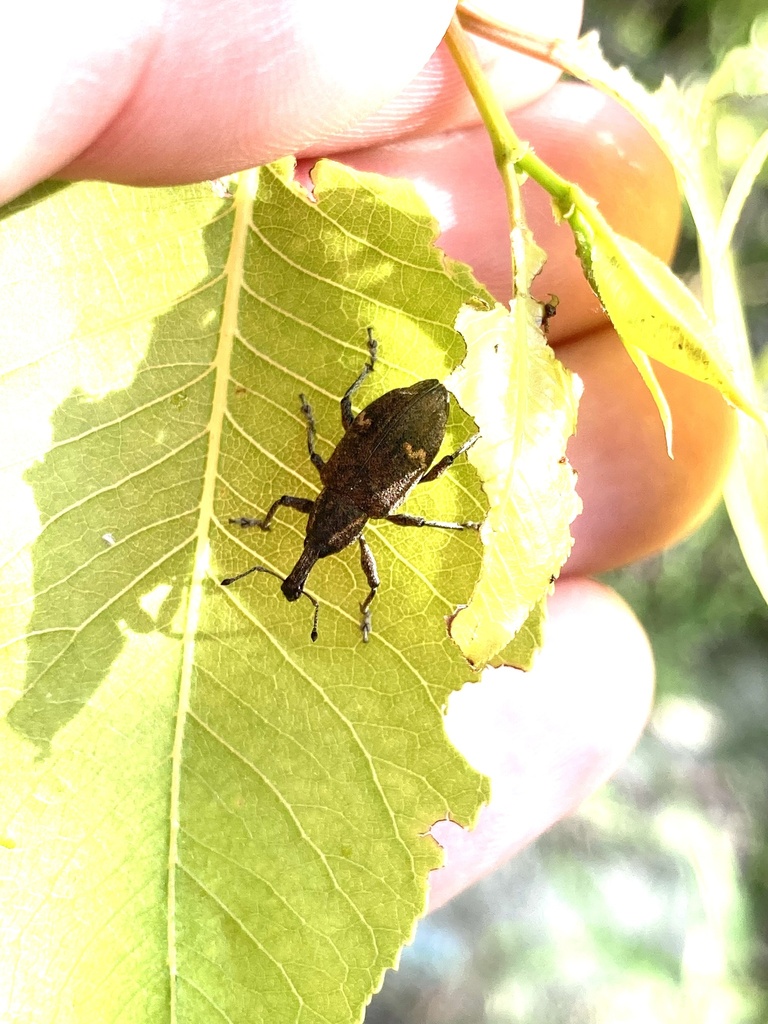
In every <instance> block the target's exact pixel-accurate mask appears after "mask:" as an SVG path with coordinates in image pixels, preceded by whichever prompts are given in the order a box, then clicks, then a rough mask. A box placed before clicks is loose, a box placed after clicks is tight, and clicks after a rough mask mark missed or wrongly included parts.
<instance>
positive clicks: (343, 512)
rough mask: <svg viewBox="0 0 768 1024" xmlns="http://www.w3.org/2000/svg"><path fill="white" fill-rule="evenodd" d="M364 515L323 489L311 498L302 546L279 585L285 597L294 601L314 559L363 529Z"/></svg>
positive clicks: (337, 548) (341, 546)
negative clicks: (302, 548) (294, 561)
mask: <svg viewBox="0 0 768 1024" xmlns="http://www.w3.org/2000/svg"><path fill="white" fill-rule="evenodd" d="M367 522H368V517H367V516H366V515H365V514H364V513H363V512H361V511H360V509H359V508H357V507H356V506H355V505H352V504H350V503H349V502H347V501H345V500H344V497H343V495H341V496H339V495H336V494H334V493H332V492H330V493H329V492H328V490H327V489H325V490H323V491H321V493H320V494H319V495H318V496H317V498H316V499H315V504H314V508H313V509H312V511H311V512H310V514H309V519H308V521H307V533H306V537H305V539H304V550H303V551H302V552H301V554H300V555H299V560H298V561H297V562H296V565H294V567H293V569H291V571H290V573H289V574H288V576H286V578H285V581H284V583H283V585H282V587H281V588H280V589H281V590H282V592H283V594H284V595H285V596H286V597H287V598H288V600H289V601H297V600H298V599H299V598H300V597H301V594H302V592H303V590H304V584H305V583H306V582H307V577H308V576H309V574H310V572H311V571H312V567H313V566H314V564H315V562H317V560H318V559H320V558H326V557H327V556H328V555H336V554H338V553H339V551H343V550H344V548H346V547H348V546H349V545H350V544H351V543H352V541H354V540H357V538H358V537H359V536H360V534H361V533H362V532H363V528H364V527H365V524H366V523H367Z"/></svg>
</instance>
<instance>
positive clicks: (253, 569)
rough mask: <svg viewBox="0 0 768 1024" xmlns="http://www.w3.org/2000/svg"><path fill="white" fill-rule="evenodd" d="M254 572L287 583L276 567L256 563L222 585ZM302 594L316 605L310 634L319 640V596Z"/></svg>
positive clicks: (304, 591)
mask: <svg viewBox="0 0 768 1024" xmlns="http://www.w3.org/2000/svg"><path fill="white" fill-rule="evenodd" d="M252 572H266V573H269V575H270V576H274V577H275V579H277V580H282V582H283V583H285V576H281V575H280V573H279V572H275V571H274V569H268V568H267V567H266V565H254V566H251V568H250V569H246V570H245V572H239V573H238V574H237V576H227V578H226V579H225V580H222V581H221V585H222V587H228V586H229V585H230V583H237V581H238V580H241V579H243V577H244V576H250V575H251V573H252ZM301 594H302V596H303V597H306V599H307V600H308V601H311V602H312V604H313V605H314V606H315V615H314V618H313V620H312V632H311V633H310V634H309V636H310V639H311V640H312V643H314V642H315V640H317V616H318V615H319V614H320V605H319V604H318V603H317V598H314V597H312V595H311V594H308V593H307V592H306V590H302V591H301Z"/></svg>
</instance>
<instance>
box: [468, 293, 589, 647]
mask: <svg viewBox="0 0 768 1024" xmlns="http://www.w3.org/2000/svg"><path fill="white" fill-rule="evenodd" d="M456 326H457V328H458V330H460V331H461V333H462V335H463V336H464V338H465V340H466V342H467V358H466V360H465V362H464V364H463V365H462V366H461V367H460V368H459V369H458V370H457V371H456V372H455V373H454V374H453V376H452V377H451V378H450V380H449V381H448V386H449V387H450V388H451V390H452V391H453V392H454V394H456V395H457V397H458V398H459V401H460V402H461V404H462V405H463V406H464V408H466V409H467V410H468V411H469V412H471V413H472V415H473V417H474V419H475V421H476V422H477V425H478V427H479V428H480V432H481V437H480V440H479V441H478V442H477V444H476V445H475V446H474V447H473V448H472V449H471V451H470V458H471V461H472V463H473V464H474V465H476V466H477V468H478V472H479V473H480V475H481V477H482V479H483V486H484V489H485V492H486V494H487V496H488V501H489V504H490V511H489V514H488V518H487V519H486V521H485V523H484V524H483V527H482V530H481V536H482V538H483V544H484V547H483V565H482V571H481V574H480V578H479V580H478V582H477V584H476V586H475V589H474V592H473V594H472V598H471V600H470V602H469V605H468V606H467V607H466V608H464V609H462V610H461V611H460V612H459V613H458V615H457V616H456V618H455V619H454V621H453V623H452V625H451V635H452V636H453V638H454V640H456V642H457V643H458V644H459V646H460V647H461V649H462V651H463V652H464V655H465V656H466V657H467V659H468V660H469V661H470V663H471V664H473V665H475V666H480V665H485V664H487V663H488V662H489V661H490V660H491V659H492V658H494V656H495V655H497V654H498V653H499V652H500V651H502V650H503V649H504V648H505V647H507V645H508V644H509V642H510V641H511V640H512V638H513V637H514V636H515V635H516V634H517V632H518V630H519V629H520V628H521V626H523V624H524V623H525V622H526V620H527V619H528V617H529V614H530V613H531V611H532V609H533V608H534V607H535V606H536V605H537V604H538V603H539V602H540V601H541V599H542V598H543V596H544V595H545V594H546V593H547V591H548V590H549V588H550V586H551V583H552V580H553V578H554V577H556V576H557V575H558V574H559V572H560V569H561V567H562V565H563V563H564V562H565V560H566V559H567V557H568V555H569V553H570V550H571V546H572V544H573V541H572V539H571V535H570V531H569V529H568V527H569V524H570V523H571V522H572V520H573V519H574V518H575V516H576V515H578V513H579V511H580V509H581V503H580V501H579V498H578V496H577V495H576V491H575V487H574V484H575V476H574V473H573V471H572V470H571V468H570V466H569V464H568V462H567V460H566V458H565V450H566V444H567V441H568V438H569V437H570V436H571V434H572V433H573V431H574V429H575V425H576V412H577V407H578V399H579V395H580V393H581V381H580V380H579V378H578V377H576V376H574V375H573V374H571V373H569V371H568V370H566V369H565V367H564V366H563V365H562V364H561V363H560V362H559V361H558V360H557V358H556V357H555V355H554V352H553V351H552V349H551V348H550V347H549V345H548V344H547V342H546V338H545V337H544V335H543V333H542V331H541V327H540V307H539V306H538V304H537V303H535V302H533V300H531V299H529V298H518V299H516V300H515V301H514V302H513V305H512V310H511V312H510V311H507V310H506V309H504V308H503V307H502V306H499V305H497V306H496V307H495V308H494V309H493V310H491V311H489V312H483V311H479V310H475V309H470V308H465V309H463V310H462V311H461V313H460V315H459V318H458V320H457V323H456ZM517 656H518V657H523V659H524V660H525V655H524V653H521V652H518V654H517Z"/></svg>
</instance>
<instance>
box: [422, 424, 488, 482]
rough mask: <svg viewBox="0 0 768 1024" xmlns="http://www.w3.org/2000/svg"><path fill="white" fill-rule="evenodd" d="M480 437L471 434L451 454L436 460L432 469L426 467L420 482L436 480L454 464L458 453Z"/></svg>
mask: <svg viewBox="0 0 768 1024" xmlns="http://www.w3.org/2000/svg"><path fill="white" fill-rule="evenodd" d="M479 437H480V435H479V434H473V435H472V437H470V439H469V440H468V441H465V442H464V444H463V445H462V446H461V448H457V449H456V451H455V452H453V453H452V454H451V455H444V456H443V458H442V459H440V461H439V462H436V463H435V464H434V466H433V467H432V469H428V470H427V472H426V473H425V474H424V476H423V477H422V478H421V480H419V483H420V484H428V483H429V482H430V480H437V478H438V477H439V476H442V475H443V473H444V472H445V471H446V469H450V467H451V466H452V465H453V464H454V462H455V461H456V459H458V457H459V456H460V455H463V454H464V452H465V451H467V450H468V449H469V448H471V447H472V445H473V444H474V443H475V441H477V439H478V438H479Z"/></svg>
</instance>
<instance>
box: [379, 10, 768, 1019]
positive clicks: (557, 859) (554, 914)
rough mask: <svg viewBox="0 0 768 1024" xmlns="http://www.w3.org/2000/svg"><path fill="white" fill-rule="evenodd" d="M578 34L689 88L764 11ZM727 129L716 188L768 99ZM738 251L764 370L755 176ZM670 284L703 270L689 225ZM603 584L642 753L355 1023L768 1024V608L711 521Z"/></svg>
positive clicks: (760, 120)
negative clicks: (650, 682) (628, 651)
mask: <svg viewBox="0 0 768 1024" xmlns="http://www.w3.org/2000/svg"><path fill="white" fill-rule="evenodd" d="M584 24H585V29H591V28H596V29H598V30H599V31H600V34H601V38H602V43H603V48H604V51H605V53H606V55H607V57H608V58H609V60H610V61H611V62H612V63H613V64H626V65H628V66H629V67H630V68H631V69H632V71H633V73H634V74H635V75H636V77H638V78H640V79H641V80H642V81H644V82H645V83H646V84H647V85H649V86H651V87H655V86H656V85H658V83H659V81H660V79H661V77H662V75H663V74H665V73H666V74H670V75H671V76H672V77H674V78H675V79H676V80H677V81H678V82H690V81H696V80H701V79H702V78H704V77H706V76H708V75H709V74H710V73H711V71H712V70H713V69H714V68H715V66H716V65H717V63H718V62H719V60H720V59H721V58H722V57H723V55H724V54H725V53H726V52H727V51H728V50H729V49H731V48H732V47H734V46H739V45H743V44H745V43H747V42H748V41H749V39H750V38H753V39H754V38H758V39H760V40H762V43H763V46H765V47H766V60H767V61H768V3H766V0H714V2H713V0H688V2H683V3H675V2H665V0H645V2H626V3H619V2H618V0H586V11H585V23H584ZM553 34H556V30H553ZM721 128H722V131H718V144H719V147H720V156H721V159H722V161H723V166H724V171H725V178H726V184H728V180H729V178H730V176H732V174H733V173H735V170H736V168H737V166H738V163H739V160H740V158H741V157H742V154H743V153H744V151H745V150H746V147H747V146H748V145H749V140H750V139H751V140H753V141H754V139H756V138H757V136H758V135H759V134H760V133H761V132H762V131H764V130H765V129H766V128H768V98H766V97H762V98H758V99H756V100H755V99H752V100H745V99H744V98H743V97H738V96H734V97H732V98H731V99H729V100H728V101H726V102H725V103H724V104H723V105H722V111H721ZM735 245H736V249H737V253H738V257H739V263H740V276H741V280H742V284H743V291H744V300H745V305H746V310H747V319H748V323H749V326H750V332H751V336H752V339H753V342H754V346H755V353H756V355H757V356H758V358H759V357H761V356H762V360H761V361H762V362H763V363H765V361H766V354H768V348H766V341H767V340H768V171H766V168H764V169H763V172H762V174H761V178H760V181H759V183H758V188H757V189H756V190H755V192H754V194H753V196H752V197H751V199H750V201H749V203H748V205H747V208H746V209H745V212H744V215H743V216H742V219H741V222H740V225H739V228H738V231H737V235H736V239H735ZM676 269H677V270H678V272H679V273H681V274H684V275H686V274H691V273H695V270H696V248H695V242H694V239H693V236H692V234H691V232H690V230H689V228H686V230H685V231H684V236H683V239H682V240H681V245H680V252H679V255H678V259H677V265H676ZM609 582H610V583H611V584H612V585H613V586H615V587H616V589H617V590H618V591H619V592H620V593H621V594H623V595H624V597H625V598H626V599H627V600H628V601H629V603H630V604H631V606H632V607H633V608H634V609H635V611H636V612H637V614H638V616H639V617H640V619H641V621H642V622H643V624H644V625H645V627H646V629H647V630H648V633H649V635H650V637H651V641H652V644H653V648H654V651H655V654H656V660H657V671H658V682H657V698H656V705H655V711H654V713H653V716H652V719H651V722H650V724H649V727H648V729H647V730H646V733H645V735H644V737H643V739H642V740H641V742H640V744H639V746H638V748H637V750H636V752H635V753H634V755H633V756H632V758H631V759H630V761H629V763H628V764H627V765H626V766H625V768H624V769H623V770H622V771H621V773H620V774H619V775H618V776H616V777H615V778H614V780H613V781H612V782H611V783H610V785H608V786H607V787H605V788H604V789H603V790H601V791H600V792H599V793H598V794H596V795H595V796H594V797H593V798H592V799H591V800H590V801H588V802H587V804H585V805H584V806H583V807H582V808H581V809H580V811H579V812H578V813H577V814H576V815H574V816H572V817H571V818H569V819H568V820H566V821H563V822H561V823H560V824H559V825H558V826H557V827H555V828H554V829H552V830H551V831H550V832H548V833H547V834H546V835H545V836H543V837H542V838H541V839H540V840H539V841H538V842H537V843H536V844H535V845H534V846H532V847H531V848H530V849H528V850H527V851H525V852H524V853H523V854H521V855H520V856H518V857H517V858H516V859H515V860H514V861H513V862H512V863H510V864H508V865H507V866H506V867H504V868H503V869H501V870H499V871H497V872H496V873H495V874H494V875H492V876H491V877H489V878H487V879H485V880H484V881H483V882H481V883H479V884H478V885H476V886H474V887H473V888H472V889H471V890H469V891H468V892H467V893H465V894H464V895H463V896H461V897H459V898H458V899H456V900H454V901H453V902H452V903H451V904H449V905H448V906H446V907H445V908H444V909H443V910H441V911H439V912H438V913H436V914H434V915H432V916H431V917H430V918H428V919H426V920H425V921H423V922H422V923H421V924H420V926H419V930H418V933H417V937H416V940H415V942H414V944H413V945H412V946H411V947H409V948H408V949H406V950H405V951H404V955H403V958H402V963H401V968H400V970H399V971H398V972H396V973H395V972H390V973H389V974H388V976H387V979H386V982H385V984H384V988H383V989H382V991H381V992H380V993H379V995H378V996H376V998H375V999H374V1001H373V1003H372V1004H371V1006H370V1008H369V1010H368V1013H367V1015H366V1024H507V1022H509V1024H668V1022H669V1024H765V1022H767V1021H768V608H766V606H765V604H764V602H763V601H762V598H761V597H760V594H759V593H758V591H757V588H756V587H755V585H754V583H753V582H752V580H751V578H750V576H749V574H748V573H747V571H746V569H745V567H744V564H743V560H742V558H741V554H740V552H739V548H738V545H737V543H736V541H735V539H734V537H733V535H732V533H731V530H730V526H729V524H728V518H727V516H726V515H725V513H724V511H723V510H722V509H720V510H719V511H718V512H717V513H716V514H715V515H714V516H713V517H712V519H710V521H709V522H708V523H707V524H706V525H705V526H704V527H703V528H702V529H701V530H699V531H698V533H696V535H695V536H693V537H691V538H690V539H689V540H687V541H685V542H684V543H683V544H681V545H679V546H678V547H677V548H676V549H674V550H672V551H669V552H665V553H664V554H663V555H660V556H658V557H656V558H653V559H649V560H648V561H646V562H643V563H640V564H638V565H635V566H633V567H632V568H630V569H627V570H623V571H622V572H618V573H614V574H612V575H611V576H610V578H609ZM617 685H618V686H620V685H621V680H617Z"/></svg>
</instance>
